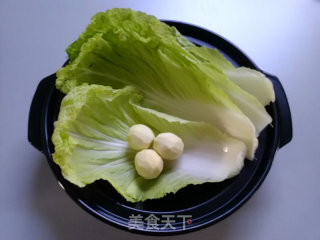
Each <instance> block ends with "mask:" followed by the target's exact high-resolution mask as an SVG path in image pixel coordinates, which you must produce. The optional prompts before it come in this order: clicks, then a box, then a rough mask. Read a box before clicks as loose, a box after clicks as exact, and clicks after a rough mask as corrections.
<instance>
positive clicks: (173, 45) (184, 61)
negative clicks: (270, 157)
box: [57, 9, 271, 159]
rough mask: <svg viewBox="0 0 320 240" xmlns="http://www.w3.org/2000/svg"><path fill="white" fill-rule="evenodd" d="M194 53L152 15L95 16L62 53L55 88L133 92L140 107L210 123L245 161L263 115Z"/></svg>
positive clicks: (120, 11) (266, 117)
mask: <svg viewBox="0 0 320 240" xmlns="http://www.w3.org/2000/svg"><path fill="white" fill-rule="evenodd" d="M194 48H195V46H194V45H193V44H192V43H191V42H189V41H188V40H187V39H185V38H184V37H183V36H182V35H181V34H180V33H179V32H178V31H177V30H176V29H175V28H172V27H169V26H168V25H166V24H164V23H162V22H160V21H159V20H157V19H156V18H155V17H153V16H149V15H146V14H144V13H141V12H134V11H131V10H129V9H113V10H111V11H110V10H109V11H107V12H105V13H98V14H97V15H95V16H94V17H93V19H92V21H91V24H90V25H89V26H88V27H87V29H86V30H85V31H84V32H83V33H82V34H81V35H80V37H79V39H78V40H77V41H75V42H74V43H73V44H71V45H70V47H69V48H68V49H67V52H68V54H69V57H70V63H69V64H68V65H67V66H66V67H64V68H62V69H60V70H59V71H58V72H57V76H58V78H57V88H58V89H60V90H61V91H63V92H65V93H67V92H69V91H70V90H71V89H72V88H73V87H75V86H78V85H81V84H82V83H89V84H100V85H106V86H111V87H113V88H116V89H118V88H122V87H124V86H127V85H132V86H135V87H136V88H138V89H139V90H140V91H141V92H142V93H143V95H144V101H143V104H144V106H147V107H151V108H153V109H157V110H159V111H162V112H165V113H168V114H172V115H175V116H178V117H181V118H184V119H188V120H192V121H206V122H208V123H211V124H212V125H213V126H215V127H217V128H218V129H219V130H221V131H223V132H226V133H227V134H229V135H230V136H232V137H235V138H237V139H239V140H241V141H243V142H244V143H245V144H246V147H247V153H246V157H247V158H248V159H253V157H254V152H255V150H256V147H257V145H258V140H257V136H258V134H259V132H260V131H261V130H262V129H263V128H264V127H265V126H266V125H268V124H269V123H270V122H271V118H270V116H269V115H268V113H267V112H266V111H265V109H264V107H263V106H262V105H261V104H260V103H259V102H258V100H257V99H256V98H255V97H254V96H252V95H250V94H249V93H247V92H245V91H244V90H242V89H241V88H240V87H238V85H236V84H235V83H233V82H232V81H230V80H229V78H228V76H227V75H225V74H224V73H223V71H222V70H221V69H220V68H218V67H217V66H216V65H215V63H214V61H211V62H210V63H209V64H207V63H205V62H204V61H203V59H205V58H204V57H203V58H200V57H199V56H197V55H195V54H194V52H192V51H191V49H194ZM199 49H200V48H199ZM199 54H201V52H200V51H199ZM199 54H198V55H199ZM201 59H202V60H201ZM208 59H209V58H208ZM208 61H210V59H209V60H208Z"/></svg>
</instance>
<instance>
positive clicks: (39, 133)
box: [28, 20, 292, 235]
mask: <svg viewBox="0 0 320 240" xmlns="http://www.w3.org/2000/svg"><path fill="white" fill-rule="evenodd" d="M164 22H166V23H167V24H169V25H171V26H175V27H176V28H177V29H178V30H179V31H180V32H181V33H182V34H183V35H185V36H188V37H192V38H193V39H195V41H196V39H199V40H200V44H201V41H202V42H206V43H208V44H209V45H212V46H214V47H217V48H218V49H220V50H222V51H223V52H224V53H225V54H226V55H228V56H231V57H232V59H234V60H236V62H237V63H238V64H239V65H243V66H247V67H250V68H253V69H256V70H258V71H261V70H260V69H259V68H258V67H257V66H256V65H255V64H254V62H253V61H251V60H250V59H249V58H248V57H247V56H246V55H245V54H244V53H242V52H241V51H240V50H239V49H238V48H237V47H235V46H234V45H233V44H231V43H230V42H228V41H227V40H225V39H223V38H222V37H220V36H218V35H217V34H215V33H212V32H210V31H208V30H206V29H203V28H200V27H198V26H194V25H191V24H187V23H181V22H175V21H168V20H164ZM196 43H197V42H196ZM265 74H266V75H267V76H268V77H269V78H270V80H271V81H272V82H273V84H274V88H275V92H276V97H277V100H276V102H275V103H272V104H270V106H268V111H269V112H270V113H271V115H272V116H273V123H272V125H273V127H272V128H271V127H270V126H269V127H268V129H267V130H266V133H265V137H264V138H265V139H267V140H268V141H267V142H266V143H264V144H265V145H266V147H265V148H266V151H264V149H263V150H261V151H263V153H261V154H264V155H263V156H266V157H264V158H265V159H263V160H264V162H263V167H261V168H259V167H257V168H256V169H255V170H254V174H252V175H250V177H251V178H250V179H247V183H246V184H245V185H243V186H241V187H240V188H239V189H238V192H237V194H235V195H234V196H233V197H231V198H230V199H229V200H228V201H227V202H226V203H225V204H224V205H223V204H222V205H221V207H220V209H211V212H210V207H208V206H211V207H212V203H211V205H210V201H209V200H208V202H204V203H203V204H202V205H201V204H198V205H197V206H195V209H192V208H188V209H186V210H181V211H180V212H186V213H192V212H194V213H196V212H199V211H203V212H204V211H205V209H206V208H207V209H208V211H207V212H206V213H204V214H203V215H202V219H200V217H199V218H197V219H193V224H191V225H190V226H188V227H187V228H181V226H180V228H179V229H176V230H170V229H168V230H161V231H154V230H153V231H149V230H146V229H144V230H139V229H132V230H130V232H134V233H142V234H148V235H173V234H181V233H188V232H192V231H195V230H199V229H202V228H204V227H207V226H210V225H212V224H214V223H217V222H219V221H221V220H223V219H224V218H226V217H227V216H229V215H230V214H232V213H233V212H234V211H236V210H237V209H238V208H240V207H241V206H242V205H243V204H244V203H245V202H247V201H248V200H249V199H250V198H251V196H252V195H253V194H254V193H255V191H256V190H257V189H258V188H259V187H260V185H261V184H262V182H263V181H264V179H265V177H266V176H267V174H268V172H269V170H270V168H271V165H272V162H273V158H274V154H275V152H276V150H277V148H278V147H281V146H284V145H285V144H287V143H288V142H290V140H291V138H292V124H291V115H290V109H289V105H288V101H287V98H286V95H285V93H284V90H283V88H282V86H281V84H280V82H279V80H278V79H277V78H276V77H275V76H272V75H270V74H267V73H265ZM55 79H56V76H55V74H53V75H50V76H49V77H47V78H45V79H43V80H42V81H41V82H40V84H39V86H38V89H37V91H36V93H35V96H34V98H33V101H32V104H31V108H30V114H29V129H28V138H29V141H30V142H31V144H32V145H33V146H35V147H36V148H37V149H39V150H40V151H42V152H43V153H44V154H45V155H46V157H47V160H48V163H49V165H50V167H51V169H52V171H53V172H54V174H55V176H56V178H57V180H58V182H59V184H60V186H61V187H62V188H63V189H64V190H65V191H66V192H67V194H68V195H69V196H70V197H71V198H72V199H73V200H74V201H75V202H76V203H77V204H78V205H79V206H80V207H82V208H83V209H84V210H86V211H87V212H88V213H90V214H91V215H93V216H94V217H96V218H98V219H100V220H102V221H103V222H106V223H109V224H111V225H113V226H115V227H118V228H120V229H123V230H128V225H127V224H128V222H126V221H124V220H123V219H121V217H120V215H119V216H118V215H117V214H116V213H114V212H111V211H109V212H108V210H106V209H104V210H105V213H106V214H107V217H106V215H105V214H101V212H99V210H98V209H93V208H92V206H89V205H88V202H86V200H84V198H82V197H83V196H79V192H77V191H76V190H75V188H77V187H76V186H75V185H73V184H71V183H69V182H68V181H66V180H65V179H64V178H63V176H62V175H61V171H60V168H59V167H58V166H57V165H56V164H55V163H54V162H53V159H52V156H51V153H52V149H53V145H52V142H51V132H52V131H53V129H52V127H53V122H52V119H54V118H53V116H54V115H57V113H54V112H52V109H54V107H53V105H54V104H56V101H61V98H62V97H63V95H62V94H61V93H59V92H58V90H56V89H55ZM57 99H58V100H57ZM39 113H40V114H39ZM283 126H286V128H284V127H283ZM283 129H285V130H283ZM262 140H264V139H262ZM261 164H262V163H261ZM252 171H253V170H252ZM200 205H201V206H200ZM120 207H121V206H120ZM123 208H126V209H130V206H124V205H123ZM109 210H110V209H109ZM132 211H136V212H138V213H139V212H141V213H142V214H144V213H154V212H152V211H149V210H146V211H144V210H143V209H135V208H132ZM177 212H179V211H175V213H177ZM213 212H214V213H215V217H212V216H213V215H212V214H213ZM219 212H221V213H219ZM161 213H164V212H163V211H162V212H161ZM169 213H170V212H169ZM216 213H218V214H216ZM108 214H109V215H108ZM155 214H157V213H156V212H155ZM126 220H127V219H126ZM181 224H182V223H180V225H181Z"/></svg>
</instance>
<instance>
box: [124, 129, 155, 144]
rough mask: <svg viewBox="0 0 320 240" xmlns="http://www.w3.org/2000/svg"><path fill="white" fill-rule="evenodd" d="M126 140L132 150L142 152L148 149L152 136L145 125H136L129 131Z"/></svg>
mask: <svg viewBox="0 0 320 240" xmlns="http://www.w3.org/2000/svg"><path fill="white" fill-rule="evenodd" d="M127 139H128V143H129V146H130V147H131V148H132V149H134V150H142V149H146V148H148V147H150V145H151V143H152V141H153V139H154V134H153V132H152V130H151V129H150V128H148V127H147V126H146V125H143V124H136V125H133V126H132V127H131V128H130V129H129V132H128V138H127Z"/></svg>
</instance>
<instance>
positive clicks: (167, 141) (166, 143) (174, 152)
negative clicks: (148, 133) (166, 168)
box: [153, 132, 184, 160]
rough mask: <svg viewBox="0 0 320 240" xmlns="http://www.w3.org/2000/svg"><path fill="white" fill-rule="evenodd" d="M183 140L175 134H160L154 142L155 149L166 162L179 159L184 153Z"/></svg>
mask: <svg viewBox="0 0 320 240" xmlns="http://www.w3.org/2000/svg"><path fill="white" fill-rule="evenodd" d="M183 148H184V144H183V142H182V139H181V138H179V137H178V136H177V135H175V134H173V133H169V132H168V133H160V134H159V135H158V136H157V137H156V138H155V139H154V142H153V149H154V150H156V151H157V152H158V153H159V155H160V156H161V157H162V158H163V159H166V160H175V159H178V158H179V157H180V156H181V154H182V152H183Z"/></svg>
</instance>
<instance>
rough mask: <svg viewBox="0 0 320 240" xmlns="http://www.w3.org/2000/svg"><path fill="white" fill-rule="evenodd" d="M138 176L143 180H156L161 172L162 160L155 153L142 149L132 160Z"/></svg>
mask: <svg viewBox="0 0 320 240" xmlns="http://www.w3.org/2000/svg"><path fill="white" fill-rule="evenodd" d="M134 165H135V168H136V170H137V172H138V174H139V175H140V176H141V177H143V178H145V179H154V178H157V177H158V176H159V175H160V173H161V172H162V170H163V160H162V158H161V157H160V156H159V154H158V153H156V151H154V150H152V149H144V150H142V151H140V152H138V153H137V154H136V156H135V158H134Z"/></svg>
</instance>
